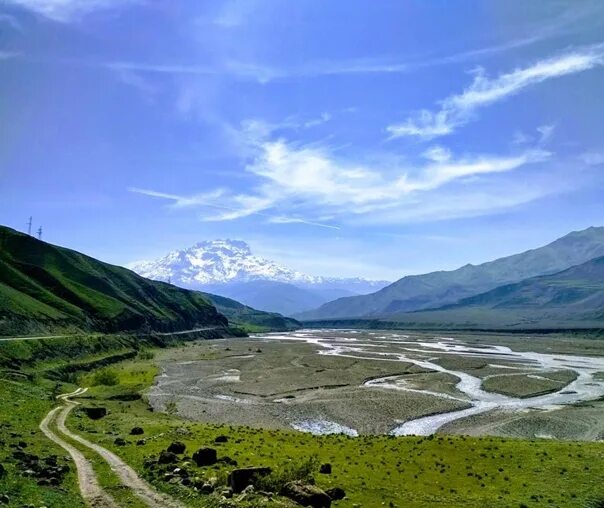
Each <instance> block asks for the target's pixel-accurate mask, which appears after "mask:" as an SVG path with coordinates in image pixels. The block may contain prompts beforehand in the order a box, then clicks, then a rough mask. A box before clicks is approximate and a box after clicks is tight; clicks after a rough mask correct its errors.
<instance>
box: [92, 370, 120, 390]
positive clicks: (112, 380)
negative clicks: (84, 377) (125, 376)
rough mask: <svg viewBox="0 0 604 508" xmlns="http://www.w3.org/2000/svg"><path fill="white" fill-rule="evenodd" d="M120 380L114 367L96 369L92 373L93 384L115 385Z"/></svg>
mask: <svg viewBox="0 0 604 508" xmlns="http://www.w3.org/2000/svg"><path fill="white" fill-rule="evenodd" d="M119 382H120V380H119V377H118V375H117V372H116V371H115V370H113V369H101V370H98V371H96V372H95V373H94V374H93V375H92V379H91V384H92V386H99V385H102V386H115V385H117V384H119Z"/></svg>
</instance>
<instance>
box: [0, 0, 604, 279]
mask: <svg viewBox="0 0 604 508" xmlns="http://www.w3.org/2000/svg"><path fill="white" fill-rule="evenodd" d="M603 91H604V3H602V2H601V1H599V0H594V1H588V0H570V1H556V0H551V1H548V2H526V1H524V0H492V1H489V2H484V1H482V0H475V1H471V0H465V1H463V2H446V1H444V0H434V1H419V0H417V1H412V0H408V1H404V2H402V1H388V0H384V1H381V2H375V1H374V0H333V1H330V2H325V1H323V0H295V1H294V0H292V1H286V0H246V1H242V0H226V1H218V0H217V1H212V2H199V1H197V0H171V1H163V0H0V223H2V224H4V225H7V226H10V227H14V228H16V229H19V230H25V229H26V222H27V219H28V218H29V217H30V216H33V223H34V230H36V229H37V228H38V227H39V226H42V228H43V238H44V239H45V240H47V241H50V242H53V243H57V244H60V245H64V246H67V247H70V248H74V249H77V250H80V251H83V252H85V253H87V254H89V255H92V256H95V257H98V258H100V259H102V260H105V261H108V262H112V263H116V264H127V263H129V262H132V261H135V260H140V259H151V258H155V257H158V256H160V255H163V254H165V253H166V252H168V251H170V250H173V249H176V248H184V247H187V246H190V245H192V244H194V243H196V242H199V241H202V240H211V239H217V238H233V239H242V240H245V241H247V242H248V243H249V244H250V245H251V247H252V250H253V251H254V252H255V253H256V254H259V255H262V256H265V257H269V258H271V259H274V260H276V261H279V262H282V263H284V264H286V265H288V266H290V267H292V268H295V269H298V270H301V271H304V272H306V273H309V274H313V275H327V276H342V277H355V276H363V277H368V278H379V279H387V280H396V279H398V278H400V277H402V276H404V275H407V274H414V273H424V272H427V271H432V270H441V269H453V268H456V267H459V266H462V265H465V264H467V263H480V262H484V261H488V260H491V259H495V258H497V257H500V256H504V255H509V254H513V253H516V252H520V251H524V250H527V249H530V248H534V247H538V246H540V245H543V244H545V243H548V242H550V241H552V240H554V239H556V238H558V237H560V236H563V235H564V234H566V233H568V232H570V231H573V230H578V229H584V228H586V227H589V226H594V225H595V226H598V225H604V199H603V197H602V196H604V135H603V133H604V98H603Z"/></svg>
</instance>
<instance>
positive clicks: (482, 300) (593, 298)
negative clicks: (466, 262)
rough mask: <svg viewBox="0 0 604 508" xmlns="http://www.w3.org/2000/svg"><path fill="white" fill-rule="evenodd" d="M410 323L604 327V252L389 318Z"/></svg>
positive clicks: (513, 326) (500, 326) (509, 326)
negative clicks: (453, 301) (566, 266)
mask: <svg viewBox="0 0 604 508" xmlns="http://www.w3.org/2000/svg"><path fill="white" fill-rule="evenodd" d="M388 319H393V320H396V321H402V322H409V323H414V324H418V323H423V324H440V325H446V326H454V327H459V326H464V327H470V328H490V327H494V328H559V327H562V328H564V327H568V328H578V327H581V328H590V327H600V328H601V327H604V256H602V257H599V258H596V259H592V260H591V261H588V262H586V263H583V264H581V265H578V266H573V267H571V268H569V269H567V270H564V271H561V272H559V273H555V274H552V275H543V276H539V277H532V278H530V279H526V280H523V281H521V282H518V283H514V284H506V285H504V286H500V287H497V288H495V289H492V290H491V291H487V292H485V293H482V294H479V295H475V296H472V297H469V298H464V299H462V300H460V301H459V302H458V303H456V304H453V305H447V306H443V307H440V308H438V309H434V310H428V311H419V312H412V313H404V314H395V315H393V316H388Z"/></svg>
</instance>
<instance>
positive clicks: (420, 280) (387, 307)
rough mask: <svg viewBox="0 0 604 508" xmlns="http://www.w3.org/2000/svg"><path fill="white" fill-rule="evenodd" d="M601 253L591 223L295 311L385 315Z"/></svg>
mask: <svg viewBox="0 0 604 508" xmlns="http://www.w3.org/2000/svg"><path fill="white" fill-rule="evenodd" d="M599 256H604V227H598V228H595V227H592V228H589V229H586V230H584V231H576V232H573V233H570V234H568V235H566V236H564V237H562V238H560V239H558V240H556V241H555V242H552V243H550V244H549V245H546V246H544V247H541V248H538V249H533V250H529V251H527V252H523V253H521V254H516V255H514V256H508V257H505V258H500V259H497V260H495V261H491V262H489V263H483V264H481V265H476V266H475V265H466V266H463V267H461V268H459V269H457V270H453V271H446V272H445V271H441V272H432V273H428V274H425V275H413V276H408V277H404V278H402V279H400V280H399V281H397V282H395V283H393V284H391V285H390V286H387V287H385V288H384V289H382V290H380V291H378V292H376V293H372V294H370V295H364V296H354V297H348V298H340V299H338V300H335V301H333V302H329V303H326V304H324V305H323V306H321V307H319V308H318V309H317V310H315V311H309V312H306V313H302V314H299V315H297V316H296V317H298V318H300V319H303V320H320V319H333V318H352V317H376V316H382V317H383V316H391V315H394V314H399V313H402V312H412V311H416V310H423V309H430V308H435V307H440V306H442V305H448V304H452V303H456V302H457V301H459V300H460V299H462V298H467V297H469V296H473V295H477V294H480V293H483V292H485V291H489V290H491V289H494V288H496V287H498V286H502V285H504V284H510V283H515V282H519V281H521V280H524V279H527V278H530V277H535V276H538V275H545V274H551V273H556V272H559V271H561V270H565V269H566V268H569V267H571V266H574V265H578V264H581V263H584V262H586V261H589V260H590V259H594V258H596V257H599Z"/></svg>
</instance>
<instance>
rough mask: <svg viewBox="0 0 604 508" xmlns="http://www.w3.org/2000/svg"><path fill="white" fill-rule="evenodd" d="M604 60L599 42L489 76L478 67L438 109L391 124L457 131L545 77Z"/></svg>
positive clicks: (397, 133)
mask: <svg viewBox="0 0 604 508" xmlns="http://www.w3.org/2000/svg"><path fill="white" fill-rule="evenodd" d="M603 64H604V46H603V45H596V46H590V47H587V48H582V49H578V50H575V51H572V52H569V53H565V54H563V55H559V56H556V57H554V58H549V59H546V60H540V61H538V62H536V63H535V64H533V65H531V66H529V67H525V68H522V69H516V70H514V71H512V72H509V73H505V74H500V75H499V76H497V77H496V78H492V79H491V78H488V77H487V76H486V75H485V73H484V71H483V70H478V71H477V73H476V75H475V77H474V81H473V82H472V84H471V85H470V86H469V87H468V88H467V89H466V90H464V91H463V92H462V93H460V94H458V95H452V96H450V97H447V98H446V99H445V100H443V101H442V103H441V108H440V109H439V110H436V111H429V110H426V109H424V110H421V111H419V112H418V113H416V114H415V115H414V116H412V117H411V118H408V119H407V120H405V121H404V122H402V123H398V124H394V125H390V126H389V127H388V128H387V131H388V132H389V133H390V135H391V137H393V138H397V137H403V136H414V137H419V138H424V139H432V138H435V137H439V136H446V135H448V134H451V133H453V132H454V131H455V130H456V129H457V128H459V127H460V126H462V125H465V124H466V123H468V122H469V121H470V120H471V119H472V117H473V115H474V114H475V112H476V111H477V110H478V109H480V108H482V107H485V106H488V105H490V104H494V103H496V102H499V101H502V100H504V99H506V98H508V97H510V96H513V95H515V94H517V93H519V92H521V91H522V90H523V89H525V88H527V87H529V86H532V85H535V84H537V83H542V82H543V81H546V80H549V79H553V78H557V77H561V76H566V75H569V74H575V73H578V72H583V71H586V70H589V69H593V68H594V67H596V66H601V65H603Z"/></svg>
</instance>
